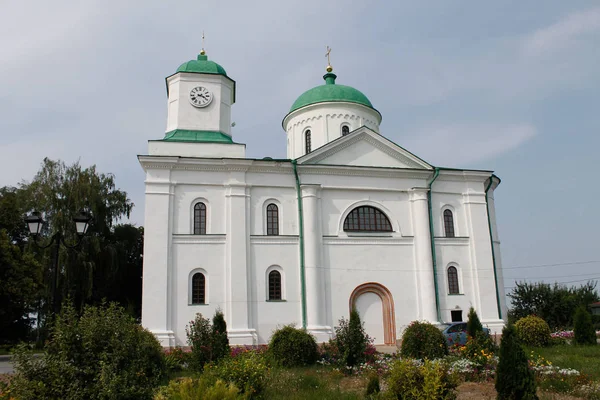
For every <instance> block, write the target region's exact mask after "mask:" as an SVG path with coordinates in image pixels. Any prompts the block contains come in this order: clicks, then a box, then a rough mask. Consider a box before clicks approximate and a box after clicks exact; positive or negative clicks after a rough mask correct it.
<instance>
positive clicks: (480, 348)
mask: <svg viewBox="0 0 600 400" xmlns="http://www.w3.org/2000/svg"><path fill="white" fill-rule="evenodd" d="M476 335H477V336H475V337H471V336H469V338H468V339H467V343H466V344H465V348H464V349H463V350H462V354H463V355H464V356H465V357H466V358H467V359H469V360H470V361H473V362H474V363H476V364H478V365H480V366H484V365H486V364H489V362H490V358H491V357H493V356H494V354H496V353H497V352H498V346H496V343H494V340H493V339H492V338H491V337H490V336H489V335H487V334H485V333H484V332H477V334H476Z"/></svg>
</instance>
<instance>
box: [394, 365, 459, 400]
mask: <svg viewBox="0 0 600 400" xmlns="http://www.w3.org/2000/svg"><path fill="white" fill-rule="evenodd" d="M457 386H458V380H457V378H456V377H455V376H454V375H452V374H450V373H449V372H448V369H447V367H446V365H445V364H444V363H442V362H439V361H431V360H425V361H424V362H420V361H418V360H412V359H400V360H398V361H396V362H394V363H393V364H392V366H391V368H390V372H389V378H388V387H389V391H390V392H391V393H392V394H393V395H394V396H396V398H398V399H410V400H438V399H455V398H456V387H457Z"/></svg>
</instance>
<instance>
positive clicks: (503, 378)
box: [496, 325, 538, 400]
mask: <svg viewBox="0 0 600 400" xmlns="http://www.w3.org/2000/svg"><path fill="white" fill-rule="evenodd" d="M496 391H497V392H498V399H499V400H512V399H523V400H537V398H538V397H537V395H536V393H535V392H536V386H535V376H534V373H533V370H532V369H530V368H529V362H528V360H527V356H526V355H525V352H524V351H523V348H522V347H521V344H520V343H519V340H518V338H517V331H516V329H515V327H514V326H513V325H508V326H506V327H505V328H504V329H503V330H502V341H501V342H500V361H499V363H498V368H497V369H496Z"/></svg>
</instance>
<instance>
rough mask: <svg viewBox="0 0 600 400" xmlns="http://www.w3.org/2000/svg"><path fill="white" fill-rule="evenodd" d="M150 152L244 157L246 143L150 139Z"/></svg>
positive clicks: (158, 154) (195, 155) (155, 153)
mask: <svg viewBox="0 0 600 400" xmlns="http://www.w3.org/2000/svg"><path fill="white" fill-rule="evenodd" d="M148 154H150V155H154V156H175V157H210V158H219V157H223V158H244V157H245V156H246V145H245V144H237V143H235V144H234V143H203V142H198V143H193V142H166V141H162V140H150V141H149V142H148Z"/></svg>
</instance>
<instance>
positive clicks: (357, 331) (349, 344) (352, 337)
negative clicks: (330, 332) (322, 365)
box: [334, 309, 371, 367]
mask: <svg viewBox="0 0 600 400" xmlns="http://www.w3.org/2000/svg"><path fill="white" fill-rule="evenodd" d="M334 342H335V345H336V347H337V351H338V352H339V356H340V357H341V360H342V362H343V363H344V365H346V366H348V367H353V366H355V365H358V364H360V363H362V362H364V361H366V359H367V355H366V352H367V349H368V347H369V344H370V343H371V339H370V338H369V336H368V335H367V333H366V332H365V329H364V326H363V324H362V322H361V321H360V315H359V314H358V311H356V309H352V312H351V313H350V320H346V319H344V318H342V319H340V320H339V325H338V326H337V327H335V339H334Z"/></svg>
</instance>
